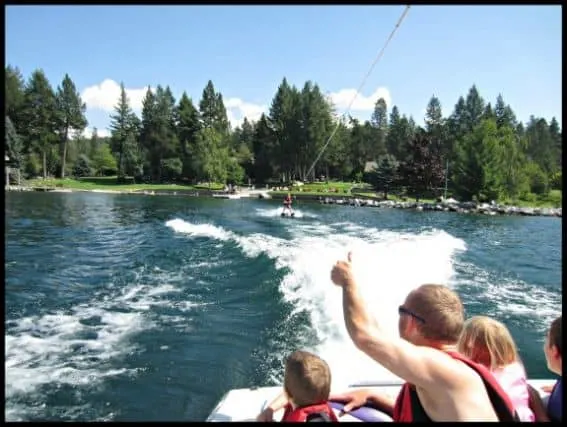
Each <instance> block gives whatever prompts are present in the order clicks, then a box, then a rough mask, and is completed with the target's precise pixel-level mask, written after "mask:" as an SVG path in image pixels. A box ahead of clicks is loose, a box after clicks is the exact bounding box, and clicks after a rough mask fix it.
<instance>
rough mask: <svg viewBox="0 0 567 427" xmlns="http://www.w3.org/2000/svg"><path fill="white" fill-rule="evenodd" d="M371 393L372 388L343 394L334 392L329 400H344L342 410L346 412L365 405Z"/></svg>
mask: <svg viewBox="0 0 567 427" xmlns="http://www.w3.org/2000/svg"><path fill="white" fill-rule="evenodd" d="M370 394H371V391H370V390H366V389H362V390H356V391H351V392H348V393H343V394H334V395H331V396H330V397H329V400H334V401H336V402H343V403H344V404H345V406H344V407H343V409H342V411H341V412H344V413H345V414H346V413H349V412H350V411H352V410H353V409H356V408H360V407H361V406H364V404H365V403H366V401H367V400H368V397H369V396H370Z"/></svg>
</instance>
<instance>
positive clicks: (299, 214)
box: [256, 208, 317, 218]
mask: <svg viewBox="0 0 567 427" xmlns="http://www.w3.org/2000/svg"><path fill="white" fill-rule="evenodd" d="M256 212H257V213H258V215H259V216H263V217H266V218H276V217H281V215H282V208H273V209H262V208H257V209H256ZM293 212H294V213H295V215H294V216H295V217H296V218H317V215H315V214H313V213H308V212H303V211H302V210H300V209H296V208H293Z"/></svg>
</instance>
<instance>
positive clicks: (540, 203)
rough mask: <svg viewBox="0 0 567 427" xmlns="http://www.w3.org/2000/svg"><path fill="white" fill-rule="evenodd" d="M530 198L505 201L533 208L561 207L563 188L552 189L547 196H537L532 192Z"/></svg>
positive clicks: (511, 204) (512, 204) (513, 204)
mask: <svg viewBox="0 0 567 427" xmlns="http://www.w3.org/2000/svg"><path fill="white" fill-rule="evenodd" d="M530 196H531V197H530V198H529V199H528V200H521V199H520V200H506V201H505V203H506V204H508V205H510V206H518V207H522V208H523V207H526V208H528V207H531V208H560V207H561V203H562V200H563V194H562V192H561V190H551V191H550V192H549V193H548V194H547V195H545V196H536V195H535V194H531V195H530Z"/></svg>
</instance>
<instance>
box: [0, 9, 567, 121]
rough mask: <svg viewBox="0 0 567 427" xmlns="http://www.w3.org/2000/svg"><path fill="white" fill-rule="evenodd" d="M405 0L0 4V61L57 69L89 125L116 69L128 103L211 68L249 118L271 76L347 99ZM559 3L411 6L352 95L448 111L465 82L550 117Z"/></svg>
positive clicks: (232, 109)
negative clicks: (367, 0) (2, 39)
mask: <svg viewBox="0 0 567 427" xmlns="http://www.w3.org/2000/svg"><path fill="white" fill-rule="evenodd" d="M403 9H404V6H7V7H6V63H7V64H11V65H14V66H17V67H19V68H20V70H21V71H22V73H23V74H24V76H25V77H26V78H27V77H28V76H29V75H30V73H31V72H32V71H33V70H34V69H35V68H43V69H44V71H45V72H46V74H47V77H48V78H49V79H50V81H51V83H52V85H53V86H54V87H56V86H57V85H58V84H60V82H61V80H62V78H63V76H64V74H65V73H69V75H70V76H71V78H72V79H73V80H74V81H75V84H76V85H77V88H78V89H79V91H81V93H82V95H83V100H84V101H85V102H86V103H87V107H88V108H87V118H88V119H89V126H91V127H92V126H96V127H98V128H99V129H105V128H106V127H107V126H108V123H109V111H108V110H109V109H111V106H112V105H113V104H114V103H115V101H116V99H117V90H118V89H117V84H118V83H119V82H120V81H123V82H124V84H125V86H126V88H127V89H128V93H129V96H130V98H131V100H132V104H133V106H134V107H136V108H137V107H139V105H140V102H141V98H142V97H143V94H144V92H145V87H147V85H151V86H155V85H157V84H162V85H167V84H169V85H170V87H171V88H172V90H173V92H174V94H175V95H177V97H178V98H179V96H180V95H181V93H182V92H183V91H184V90H185V91H187V93H188V94H189V96H191V97H192V98H193V100H194V101H195V102H198V100H199V99H200V97H201V94H202V91H203V88H204V87H205V84H206V83H207V81H208V80H209V79H211V80H212V81H213V83H214V85H215V88H216V89H217V90H220V91H221V92H222V94H223V97H224V99H225V102H226V103H227V107H228V111H229V117H230V118H231V120H232V121H233V123H235V124H236V123H238V122H239V120H241V119H242V117H243V115H247V116H249V117H250V118H251V119H255V118H257V117H258V116H259V114H260V113H261V112H262V111H263V110H265V109H266V108H267V106H269V104H270V102H271V99H272V97H273V95H274V93H275V91H276V88H277V86H278V84H279V83H280V82H281V79H282V78H283V77H284V76H286V77H287V78H288V80H289V81H290V82H291V83H293V84H296V85H298V86H302V85H303V83H304V82H305V81H306V80H313V81H315V82H316V83H318V84H319V86H320V87H321V89H322V90H323V91H324V92H326V93H328V94H329V95H330V96H331V98H332V99H333V100H334V102H335V104H336V106H337V109H338V111H339V112H343V111H344V109H345V108H346V106H347V105H348V103H349V101H350V99H351V97H352V95H353V93H354V90H355V89H356V88H357V87H358V86H359V84H360V82H361V80H362V78H363V77H364V75H365V74H366V72H367V71H368V69H369V67H370V64H371V63H372V61H373V60H374V58H375V56H376V55H377V53H378V52H379V50H380V49H381V47H382V46H383V44H384V42H385V41H386V38H387V37H388V35H389V34H390V32H391V31H392V29H393V27H394V25H395V23H396V22H397V20H398V18H399V16H400V15H401V13H402V11H403ZM561 64H562V52H561V7H560V6H413V7H412V8H411V9H410V11H409V13H408V15H407V16H406V18H405V20H404V22H403V24H402V25H401V27H400V28H399V30H398V32H397V33H396V35H395V37H394V39H393V40H392V42H391V43H390V45H389V46H388V48H387V49H386V52H385V54H384V56H383V58H382V59H381V61H380V62H379V63H378V64H377V65H376V67H375V68H374V71H373V72H372V75H371V76H370V77H369V79H368V80H367V82H366V84H365V86H364V88H363V89H362V91H361V94H359V97H358V99H357V101H356V102H355V104H354V107H355V108H354V109H353V111H352V114H353V115H354V116H357V117H360V118H363V119H366V118H369V117H370V114H371V111H370V109H371V108H372V104H373V103H374V102H375V101H376V99H377V97H379V96H383V97H384V98H385V99H386V100H387V101H389V102H390V104H391V105H389V106H390V107H391V106H392V105H397V106H398V108H399V109H400V111H401V112H402V113H405V114H408V115H412V116H413V117H414V118H415V119H416V121H417V122H419V123H422V121H423V114H424V110H425V107H426V105H427V102H428V101H429V99H430V97H431V96H432V95H433V94H435V95H436V96H437V97H438V98H439V99H440V100H441V104H442V107H443V112H444V115H449V114H450V112H451V111H452V109H453V107H454V105H455V103H456V101H457V99H458V97H459V96H460V95H466V92H467V91H468V89H469V88H470V86H471V85H472V84H473V83H475V84H476V85H477V87H478V89H479V91H480V93H481V95H482V96H483V97H484V98H485V99H486V100H488V101H491V102H492V103H493V104H494V101H495V99H496V96H497V95H498V93H502V94H503V96H504V100H505V101H506V102H507V103H509V104H511V106H512V108H513V109H514V111H515V112H516V115H517V116H518V118H519V119H520V120H522V121H527V120H528V118H529V116H530V115H531V114H533V115H535V116H543V117H545V118H547V119H550V118H551V117H552V116H555V117H557V119H558V120H559V122H560V123H561V77H562V75H561Z"/></svg>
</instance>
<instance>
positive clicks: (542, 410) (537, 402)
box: [528, 384, 550, 422]
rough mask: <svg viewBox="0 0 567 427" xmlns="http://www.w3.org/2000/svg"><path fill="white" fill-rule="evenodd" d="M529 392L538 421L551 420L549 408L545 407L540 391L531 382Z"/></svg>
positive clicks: (531, 407) (531, 406)
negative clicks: (548, 412)
mask: <svg viewBox="0 0 567 427" xmlns="http://www.w3.org/2000/svg"><path fill="white" fill-rule="evenodd" d="M528 394H529V396H530V398H529V406H530V409H531V410H532V412H533V413H534V416H535V420H536V422H549V421H550V420H549V416H548V415H547V408H546V407H545V404H544V403H543V400H541V396H540V395H539V392H538V391H537V390H536V389H535V388H533V387H532V386H531V385H529V384H528Z"/></svg>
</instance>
